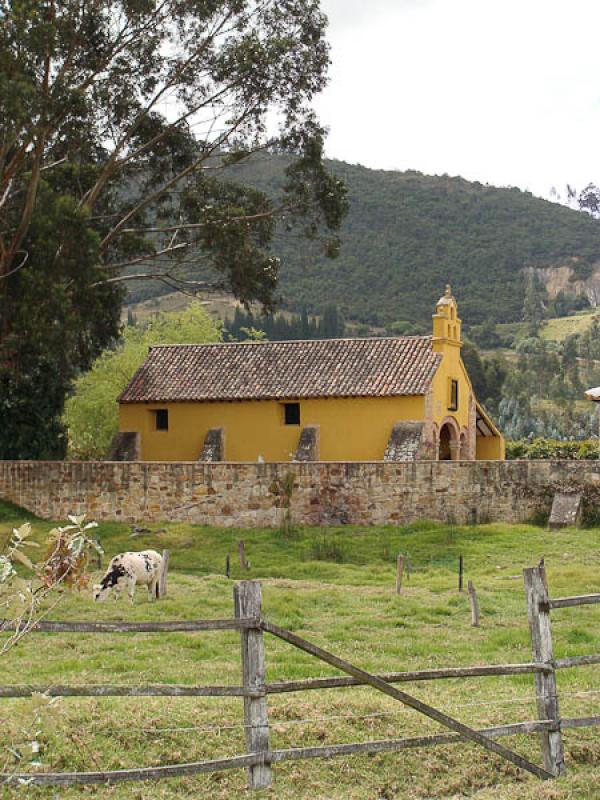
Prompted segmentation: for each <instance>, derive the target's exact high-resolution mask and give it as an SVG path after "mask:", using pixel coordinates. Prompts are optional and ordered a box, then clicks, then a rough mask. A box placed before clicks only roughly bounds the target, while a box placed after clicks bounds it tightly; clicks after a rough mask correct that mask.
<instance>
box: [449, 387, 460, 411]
mask: <svg viewBox="0 0 600 800" xmlns="http://www.w3.org/2000/svg"><path fill="white" fill-rule="evenodd" d="M448 410H449V411H458V381H450V403H449V405H448Z"/></svg>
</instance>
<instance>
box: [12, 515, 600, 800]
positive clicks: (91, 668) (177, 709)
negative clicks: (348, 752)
mask: <svg viewBox="0 0 600 800" xmlns="http://www.w3.org/2000/svg"><path fill="white" fill-rule="evenodd" d="M22 519H23V514H22V513H21V512H19V511H18V510H15V509H13V508H11V507H8V506H2V505H0V536H5V535H6V534H7V533H8V532H9V530H10V528H11V527H12V526H13V525H14V524H17V522H20V521H21V520H22ZM34 527H35V530H36V534H37V535H38V536H39V537H40V538H41V537H43V535H44V532H45V531H47V530H48V528H49V527H50V524H49V523H46V522H40V521H34ZM148 527H149V528H150V529H151V531H152V532H151V533H149V534H145V535H136V536H131V529H130V528H129V527H128V526H125V525H118V524H115V523H110V524H102V525H101V526H100V528H99V535H100V538H101V540H102V541H103V544H104V546H105V547H106V550H107V557H108V556H110V555H114V554H115V553H116V552H118V551H120V550H125V549H127V550H130V549H136V550H137V549H144V548H147V547H155V548H157V549H159V550H160V549H162V548H164V547H169V548H170V550H171V554H172V555H171V563H172V570H171V572H170V576H169V587H170V589H169V597H168V598H167V599H166V600H164V601H162V602H161V603H160V604H158V605H155V606H150V605H149V604H148V603H147V602H146V599H145V593H144V592H142V591H141V590H140V591H139V594H138V596H137V597H136V602H135V605H134V606H133V607H130V606H128V605H127V604H126V603H124V602H123V601H121V602H119V603H118V604H115V603H113V602H110V603H106V604H102V605H93V604H92V603H91V601H90V600H89V597H88V596H86V595H84V594H82V595H80V596H78V595H69V596H65V597H64V600H63V601H62V603H61V606H60V607H59V608H58V609H57V610H56V611H54V612H53V614H52V617H53V618H55V619H73V620H93V619H106V620H109V619H121V618H122V619H138V620H142V619H152V620H169V619H184V618H188V619H190V618H200V617H202V618H212V617H214V618H216V617H228V616H231V614H232V587H233V580H227V579H226V578H225V577H224V575H223V572H224V566H225V556H226V555H227V554H229V555H230V557H231V565H232V579H238V578H240V577H245V578H246V577H251V578H256V579H261V580H262V582H263V593H264V606H265V615H266V616H267V617H268V618H269V619H270V620H272V621H273V622H275V623H277V624H279V625H282V626H285V627H288V628H290V629H292V630H294V631H295V632H297V633H299V634H300V635H303V636H305V637H306V638H308V639H309V640H311V641H314V642H315V643H317V644H320V645H322V646H324V647H326V648H328V649H330V650H332V651H333V652H335V653H336V654H338V655H340V656H342V657H344V658H347V659H349V660H350V661H353V662H354V663H356V664H357V665H359V666H362V667H364V668H366V669H369V670H372V671H381V672H383V671H389V670H404V669H407V670H408V669H424V668H434V667H441V666H453V665H466V664H477V663H517V662H523V661H528V660H529V659H530V650H529V638H528V631H527V619H526V610H525V602H524V593H523V586H522V580H521V578H520V573H521V569H522V568H523V567H524V566H531V565H533V564H535V563H537V561H538V560H539V558H540V556H541V555H544V556H545V559H546V565H547V568H548V574H549V581H550V589H551V592H552V593H553V594H554V595H555V596H557V595H565V594H574V593H584V592H585V593H587V592H594V591H598V589H599V583H600V581H599V580H598V563H599V562H600V552H598V549H597V539H598V533H599V531H598V530H594V529H589V530H583V531H574V530H566V531H562V532H560V533H552V534H550V533H548V532H547V531H545V530H542V529H540V528H537V527H532V526H502V525H487V526H479V527H460V528H459V527H454V526H447V525H440V524H436V523H431V522H422V523H419V524H416V525H412V526H407V527H404V528H380V529H368V530H361V529H356V528H344V529H328V530H326V531H323V530H316V529H306V530H301V531H298V532H295V533H294V534H292V535H290V536H287V537H285V536H283V535H282V534H281V533H280V532H279V531H274V530H270V531H259V530H253V531H249V530H245V531H236V530H226V531H224V530H218V529H214V528H205V527H200V526H191V525H186V524H165V525H154V524H152V525H149V526H148ZM161 530H162V532H161ZM240 539H243V540H244V541H245V545H246V555H247V558H248V559H249V560H250V562H251V569H250V570H249V572H244V573H242V571H241V569H240V567H239V562H238V558H237V547H236V543H237V541H238V540H240ZM398 552H402V553H404V554H405V555H407V556H408V557H409V559H410V563H411V575H410V579H405V581H404V585H403V591H402V595H401V596H400V597H398V596H396V595H395V594H394V573H395V567H394V561H395V557H396V554H397V553H398ZM461 553H462V554H464V557H465V570H466V577H468V578H471V579H472V580H473V581H474V583H475V586H476V588H477V590H478V592H479V595H480V601H481V609H482V627H481V628H480V629H474V628H471V627H470V624H469V621H470V615H469V604H468V598H467V595H466V593H465V594H462V595H461V594H459V593H458V592H457V591H456V583H457V576H456V567H457V561H458V555H459V554H461ZM599 622H600V609H599V608H598V607H588V608H581V609H573V610H568V611H566V610H565V611H557V612H554V615H553V627H554V637H555V654H556V656H557V657H558V658H560V657H564V656H567V655H582V654H586V653H591V652H600V625H599ZM266 655H267V669H268V673H267V679H268V680H269V681H271V680H278V679H292V678H303V677H310V676H319V675H332V674H336V673H335V672H334V671H333V670H329V669H328V668H327V667H325V665H322V664H320V663H319V662H316V661H314V660H312V659H310V658H309V657H308V656H304V655H303V654H300V653H298V652H297V651H294V650H292V649H290V648H289V647H288V646H287V645H285V644H284V643H281V642H278V641H276V640H274V639H273V638H271V637H267V640H266ZM2 666H3V680H2V683H5V684H11V683H19V684H22V683H37V684H41V683H57V682H60V683H71V684H82V683H109V682H110V683H120V684H138V683H150V682H152V683H180V684H196V685H198V684H203V685H205V684H226V683H229V684H235V683H237V682H238V681H239V637H238V636H237V635H236V634H235V633H230V632H219V633H202V634H166V635H150V634H135V635H131V636H126V635H120V636H119V635H103V636H91V635H81V636H73V635H71V636H68V635H60V636H58V635H45V634H36V635H31V636H30V637H29V638H28V639H26V640H25V641H24V642H23V644H22V646H20V647H19V648H17V649H16V650H15V651H13V652H12V653H11V655H10V657H8V658H6V659H5V660H4V661H3V663H2ZM597 672H598V668H597V667H590V668H585V669H581V670H577V671H576V670H565V671H562V672H561V673H560V674H559V687H560V691H561V712H562V715H563V716H565V717H568V716H584V715H590V714H594V713H599V712H598V706H599V704H600V681H599V680H598V678H597ZM404 686H405V688H406V690H407V691H410V692H411V693H413V694H414V695H415V696H417V697H419V698H420V699H423V700H425V701H426V702H430V703H432V704H433V705H437V706H438V707H440V708H441V709H443V710H445V711H447V712H448V713H450V714H453V715H454V716H456V717H457V718H459V719H460V720H461V721H464V722H466V723H467V724H470V725H474V726H477V727H484V726H488V725H496V724H502V723H507V722H513V721H518V720H525V719H534V718H535V717H536V712H535V704H534V702H533V680H532V678H531V676H528V675H523V676H516V677H500V678H476V679H472V680H469V681H457V680H447V681H436V682H430V683H415V684H404ZM241 705H242V704H241V701H239V700H236V699H230V698H224V699H212V698H211V699H206V698H201V699H200V698H199V699H196V700H189V699H161V698H142V699H134V698H127V699H116V698H109V699H95V698H94V699H91V698H90V699H88V698H72V699H63V700H62V701H61V702H60V704H59V705H58V706H57V712H56V714H55V715H53V716H52V717H51V718H48V719H45V721H44V724H43V733H42V735H41V736H40V737H38V738H39V740H40V742H41V744H42V752H41V754H40V760H41V762H42V764H43V765H44V768H45V769H49V768H52V769H56V770H73V769H97V768H107V769H108V768H111V769H118V768H123V767H133V766H146V765H158V764H166V763H176V762H178V761H189V760H199V759H204V758H218V757H224V756H228V755H235V754H238V753H239V754H241V753H243V752H244V742H243V733H244V731H243V728H241V727H239V726H240V725H241V723H242V709H241ZM30 707H31V701H28V700H5V701H3V705H2V710H1V711H0V718H2V720H3V722H4V727H3V740H4V742H3V744H4V747H6V742H7V741H9V740H10V741H12V742H13V743H14V742H19V741H20V739H22V738H23V736H22V734H21V729H22V728H23V726H24V725H26V724H27V722H28V720H29V709H30ZM269 710H270V720H271V741H272V746H273V747H277V748H284V747H294V746H308V745H311V744H326V743H343V742H352V741H366V740H372V739H380V738H388V737H390V738H391V737H398V736H413V735H424V734H426V733H432V732H437V731H438V728H437V726H435V725H434V724H433V723H429V722H428V721H426V720H424V719H422V718H418V717H417V716H416V715H415V714H414V713H413V712H410V711H409V710H407V709H404V708H403V707H400V706H398V704H397V703H395V702H394V701H393V700H391V699H389V698H385V697H383V696H381V695H378V694H377V693H376V692H374V691H372V690H370V689H365V688H360V689H356V688H355V689H339V690H330V691H327V692H326V691H319V692H304V693H299V694H285V695H274V696H271V697H270V698H269ZM190 728H193V730H190ZM503 741H504V742H505V743H506V744H507V746H510V747H513V748H514V749H516V750H518V751H519V752H521V753H523V754H524V755H527V756H528V757H530V758H531V759H533V760H535V761H536V763H539V762H540V753H539V747H538V743H537V740H536V738H535V737H515V738H511V739H506V740H503ZM565 746H566V751H567V767H568V775H567V776H566V777H565V778H563V779H561V780H559V781H554V782H552V783H547V784H542V783H539V782H536V780H535V779H533V778H529V777H525V776H524V775H523V774H520V773H517V771H516V770H514V769H513V768H512V767H511V766H510V765H507V764H505V763H503V762H500V761H499V760H497V759H496V758H495V757H492V756H490V755H489V754H486V753H483V752H482V751H480V750H479V749H477V748H475V747H473V746H471V745H466V744H461V745H460V746H458V747H456V746H452V747H451V746H446V747H440V748H435V749H427V750H414V751H406V752H403V753H397V754H389V755H380V756H375V757H366V756H356V757H352V758H347V759H346V758H344V759H333V760H330V761H312V762H295V763H292V764H281V765H277V766H276V769H275V784H274V788H273V790H272V791H271V793H270V794H269V795H268V796H272V797H277V798H282V800H288V798H290V799H291V798H311V800H312V798H340V799H341V798H356V800H363V798H364V799H365V800H366V798H369V799H371V798H415V799H416V798H432V797H436V798H452V797H458V796H468V797H474V798H477V799H478V800H488V799H489V800H491V799H492V798H493V800H504V799H505V798H514V797H516V796H518V797H519V798H524V800H537V799H538V798H553V800H556V799H557V798H560V799H561V800H562V799H563V798H564V800H566V799H567V798H594V797H598V796H600V795H599V794H597V790H596V788H595V787H596V785H597V783H598V780H599V779H600V766H599V764H600V735H599V734H598V731H597V729H585V730H582V731H568V732H567V733H566V734H565ZM21 749H22V750H23V752H25V747H24V746H23V747H21ZM3 758H4V759H5V762H6V763H5V766H6V767H8V768H11V767H12V766H13V763H14V756H13V755H11V754H10V753H8V752H7V751H6V749H4V752H3ZM25 760H26V759H25ZM57 791H58V790H56V789H54V790H52V789H47V790H41V789H38V790H34V789H32V788H28V789H24V790H23V789H20V790H19V789H11V790H5V796H6V797H10V798H12V797H25V796H27V797H28V798H29V797H31V798H50V797H56V796H59V795H58V794H57ZM243 791H245V775H244V774H243V772H242V771H236V772H230V773H216V774H214V775H212V776H206V777H202V776H200V777H197V778H187V779H180V780H175V779H173V780H168V781H163V782H161V783H159V784H156V785H151V784H143V783H137V784H131V785H127V784H124V785H122V786H114V787H97V788H94V787H92V788H90V789H72V790H60V797H61V798H67V799H69V798H72V797H73V798H74V797H80V796H81V795H82V794H84V795H85V794H89V795H93V796H96V797H101V798H126V797H127V798H130V797H135V798H144V799H145V798H151V797H152V798H168V799H169V800H171V798H180V797H181V798H182V797H188V796H192V795H193V796H196V797H207V798H208V797H211V798H230V797H232V796H233V795H234V794H235V793H239V792H243Z"/></svg>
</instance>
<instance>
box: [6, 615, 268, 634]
mask: <svg viewBox="0 0 600 800" xmlns="http://www.w3.org/2000/svg"><path fill="white" fill-rule="evenodd" d="M22 627H28V626H27V625H24V626H22ZM258 627H260V620H259V619H258V618H254V617H247V618H241V619H197V620H187V621H186V620H182V621H180V622H52V621H50V620H43V621H40V622H36V623H34V624H32V625H31V627H30V631H31V633H193V632H195V631H230V630H232V631H233V630H241V629H244V628H258ZM15 630H19V627H18V626H16V625H15V623H14V622H12V621H11V620H0V633H2V632H4V631H15Z"/></svg>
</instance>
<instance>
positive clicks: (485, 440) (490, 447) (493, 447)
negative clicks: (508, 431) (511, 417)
mask: <svg viewBox="0 0 600 800" xmlns="http://www.w3.org/2000/svg"><path fill="white" fill-rule="evenodd" d="M505 451H506V448H505V443H504V436H478V437H477V439H476V455H475V458H476V459H477V461H504V459H505V457H506V452H505Z"/></svg>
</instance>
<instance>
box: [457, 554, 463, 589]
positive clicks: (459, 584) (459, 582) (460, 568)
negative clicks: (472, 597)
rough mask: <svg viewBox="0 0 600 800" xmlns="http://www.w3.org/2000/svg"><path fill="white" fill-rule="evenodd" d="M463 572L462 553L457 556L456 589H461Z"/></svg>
mask: <svg viewBox="0 0 600 800" xmlns="http://www.w3.org/2000/svg"><path fill="white" fill-rule="evenodd" d="M463 572H464V559H463V557H462V555H460V556H459V557H458V591H459V592H462V590H463Z"/></svg>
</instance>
